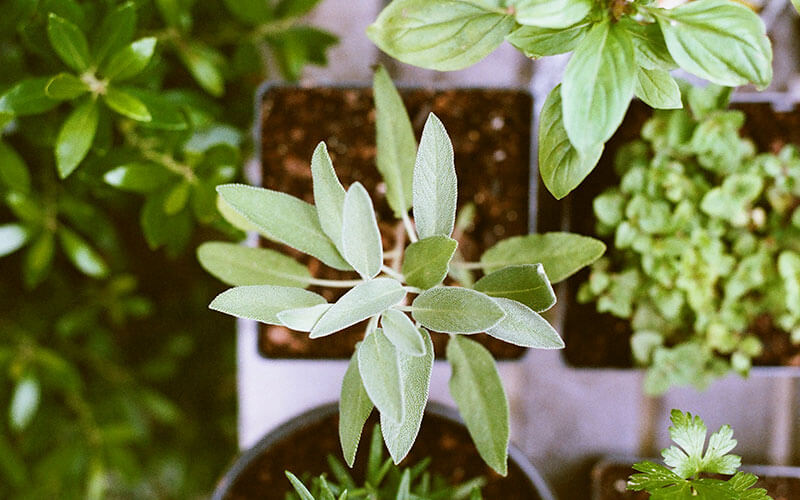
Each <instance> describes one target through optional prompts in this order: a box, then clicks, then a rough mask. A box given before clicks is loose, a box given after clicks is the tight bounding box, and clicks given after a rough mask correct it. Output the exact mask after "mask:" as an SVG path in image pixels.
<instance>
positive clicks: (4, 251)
mask: <svg viewBox="0 0 800 500" xmlns="http://www.w3.org/2000/svg"><path fill="white" fill-rule="evenodd" d="M29 238H30V233H29V232H28V230H27V229H26V228H25V226H23V225H21V224H2V225H0V257H5V256H6V255H9V254H12V253H14V252H16V251H17V250H19V249H20V248H22V247H23V246H25V243H27V242H28V239H29Z"/></svg>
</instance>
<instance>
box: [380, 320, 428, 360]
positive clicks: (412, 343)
mask: <svg viewBox="0 0 800 500" xmlns="http://www.w3.org/2000/svg"><path fill="white" fill-rule="evenodd" d="M381 327H382V328H383V333H384V335H386V338H387V339H389V341H390V342H391V343H392V344H394V346H395V347H396V348H397V349H399V350H400V351H402V352H404V353H406V354H410V355H411V356H424V355H425V342H424V341H423V340H422V334H421V333H420V331H419V328H417V327H416V326H414V323H413V322H412V321H411V320H410V319H408V316H406V315H405V313H402V312H400V311H398V310H397V309H387V310H385V311H383V314H382V315H381Z"/></svg>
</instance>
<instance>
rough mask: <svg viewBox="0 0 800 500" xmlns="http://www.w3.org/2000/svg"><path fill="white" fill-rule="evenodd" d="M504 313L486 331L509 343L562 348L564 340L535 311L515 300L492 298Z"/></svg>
mask: <svg viewBox="0 0 800 500" xmlns="http://www.w3.org/2000/svg"><path fill="white" fill-rule="evenodd" d="M494 300H495V302H497V304H498V305H499V306H500V307H502V308H503V311H504V312H505V313H506V316H505V318H503V320H502V321H501V322H500V323H498V324H497V325H495V326H494V327H492V328H489V329H488V330H486V333H488V334H489V335H491V336H492V337H494V338H497V339H500V340H502V341H504V342H508V343H510V344H514V345H518V346H522V347H533V348H536V349H563V348H564V341H563V340H561V337H559V335H558V332H556V330H555V328H553V327H552V326H551V325H550V323H548V322H547V320H545V319H544V318H542V317H541V316H540V315H539V314H538V313H537V312H536V311H534V310H533V309H531V308H530V307H528V306H526V305H525V304H521V303H519V302H517V301H515V300H511V299H506V298H502V297H498V298H495V299H494Z"/></svg>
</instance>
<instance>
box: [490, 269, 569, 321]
mask: <svg viewBox="0 0 800 500" xmlns="http://www.w3.org/2000/svg"><path fill="white" fill-rule="evenodd" d="M474 288H475V290H477V291H479V292H483V293H485V294H486V295H488V296H490V297H504V298H506V299H511V300H516V301H517V302H521V303H523V304H525V305H526V306H528V307H530V308H531V309H533V310H534V311H536V312H543V311H546V310H548V309H550V308H551V307H553V304H555V303H556V294H555V292H554V291H553V287H552V286H551V285H550V280H549V279H547V274H546V273H545V272H544V266H543V265H541V264H519V265H514V266H506V267H504V268H502V269H498V270H497V271H494V272H493V273H489V274H487V275H486V276H484V277H483V278H481V279H479V280H478V281H477V283H475V286H474Z"/></svg>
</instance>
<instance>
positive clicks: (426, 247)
mask: <svg viewBox="0 0 800 500" xmlns="http://www.w3.org/2000/svg"><path fill="white" fill-rule="evenodd" d="M457 247H458V242H457V241H456V240H454V239H452V238H449V237H447V236H430V237H428V238H423V239H421V240H419V241H415V242H414V243H412V244H411V245H409V246H408V248H406V253H405V255H404V256H403V277H404V278H405V280H406V283H408V284H409V285H411V286H415V287H417V288H422V289H423V290H427V289H428V288H432V287H434V286H436V285H438V284H439V283H441V282H442V281H443V280H444V278H445V276H447V271H448V269H449V265H450V260H452V258H453V255H454V254H455V251H456V248H457Z"/></svg>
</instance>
